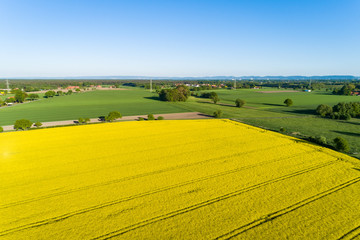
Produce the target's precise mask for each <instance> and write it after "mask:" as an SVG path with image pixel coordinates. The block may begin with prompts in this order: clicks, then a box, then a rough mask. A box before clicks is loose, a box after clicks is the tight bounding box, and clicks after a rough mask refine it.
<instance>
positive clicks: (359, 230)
mask: <svg viewBox="0 0 360 240" xmlns="http://www.w3.org/2000/svg"><path fill="white" fill-rule="evenodd" d="M359 236H360V225H359V226H357V227H356V228H353V229H351V230H350V231H349V232H347V233H345V234H344V235H342V236H341V237H340V238H338V240H345V239H348V240H353V239H356V238H357V237H359Z"/></svg>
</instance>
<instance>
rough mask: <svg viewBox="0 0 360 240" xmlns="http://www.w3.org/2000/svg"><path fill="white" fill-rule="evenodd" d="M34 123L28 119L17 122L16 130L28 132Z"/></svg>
mask: <svg viewBox="0 0 360 240" xmlns="http://www.w3.org/2000/svg"><path fill="white" fill-rule="evenodd" d="M31 125H32V122H31V121H30V120H28V119H20V120H16V121H15V124H14V129H15V130H16V131H17V130H19V129H22V130H27V129H29V128H31Z"/></svg>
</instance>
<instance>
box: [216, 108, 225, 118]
mask: <svg viewBox="0 0 360 240" xmlns="http://www.w3.org/2000/svg"><path fill="white" fill-rule="evenodd" d="M222 114H223V112H222V111H221V110H216V111H215V112H214V117H216V118H221V117H222Z"/></svg>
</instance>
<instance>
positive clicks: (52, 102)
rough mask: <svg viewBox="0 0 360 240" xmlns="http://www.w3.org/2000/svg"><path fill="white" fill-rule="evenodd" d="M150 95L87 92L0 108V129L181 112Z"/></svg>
mask: <svg viewBox="0 0 360 240" xmlns="http://www.w3.org/2000/svg"><path fill="white" fill-rule="evenodd" d="M153 96H154V94H152V93H150V92H148V91H144V90H143V89H138V88H131V89H129V90H119V91H117V90H113V91H91V92H84V93H77V94H75V93H74V94H72V95H67V96H60V97H54V98H49V99H46V98H42V99H41V100H38V101H34V102H27V103H24V104H16V105H14V106H12V107H2V108H0V126H1V125H11V124H13V123H14V122H15V121H16V120H17V119H21V118H25V119H29V120H31V121H33V122H35V121H41V122H47V121H57V120H72V119H78V118H79V117H89V118H96V117H99V116H104V115H107V114H108V113H109V112H110V111H120V113H121V114H122V115H123V116H131V115H141V114H149V113H153V114H154V113H175V112H184V111H185V110H183V109H182V108H179V107H178V106H177V105H176V104H171V103H166V102H160V101H157V100H154V99H153V98H152V97H153Z"/></svg>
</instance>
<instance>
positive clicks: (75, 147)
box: [2, 128, 238, 175]
mask: <svg viewBox="0 0 360 240" xmlns="http://www.w3.org/2000/svg"><path fill="white" fill-rule="evenodd" d="M214 129H218V128H214ZM221 129H222V128H219V130H221ZM183 132H184V130H183V129H182V130H179V131H173V132H170V133H166V134H167V135H170V136H172V135H177V134H179V133H183ZM163 134H164V133H152V134H149V135H148V136H145V137H142V138H143V139H144V138H146V137H148V138H150V139H153V138H157V137H159V136H162V135H163ZM195 134H196V133H195ZM234 136H238V135H234ZM137 138H139V136H133V137H127V138H126V140H127V141H129V140H131V139H137ZM223 138H226V137H221V138H214V139H223ZM115 139H116V138H115ZM106 141H107V142H110V143H111V142H113V141H114V139H111V138H110V139H109V138H107V139H106ZM200 141H201V140H200ZM197 142H199V140H197V141H192V142H191V143H192V144H194V143H197ZM91 143H94V144H95V143H97V141H93V142H90V141H89V142H87V144H91ZM185 144H186V143H185ZM178 145H179V144H169V145H167V146H162V147H155V148H154V147H151V148H148V149H142V150H139V151H136V150H135V151H132V152H128V153H127V154H131V153H135V152H147V151H150V150H155V149H164V148H165V149H166V148H169V147H174V146H178ZM62 148H66V149H69V148H74V149H77V146H74V145H73V144H70V145H67V144H66V143H64V144H63V145H62ZM57 149H59V146H54V147H48V148H47V150H49V151H50V152H51V154H49V155H41V156H42V157H43V158H45V159H47V158H48V157H51V156H53V154H54V153H53V152H54V151H55V150H57ZM33 151H34V152H39V151H41V150H39V149H35V150H33ZM110 156H115V155H110ZM94 159H95V160H96V158H94ZM82 161H83V160H78V161H71V162H69V163H76V162H82ZM52 166H56V165H52ZM32 169H35V168H27V169H26V171H29V170H32ZM20 171H24V170H20ZM20 171H13V170H12V171H11V172H8V173H6V174H14V173H17V172H20ZM2 174H3V175H4V173H2Z"/></svg>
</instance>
